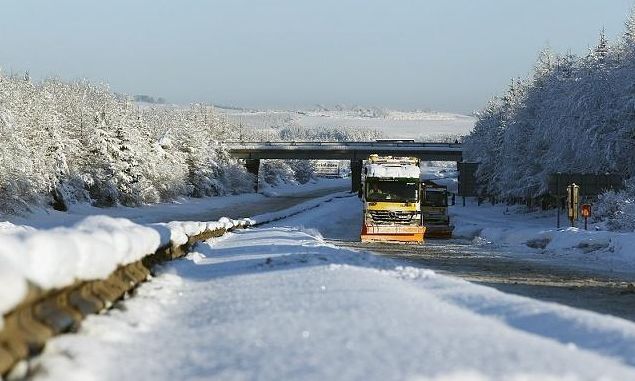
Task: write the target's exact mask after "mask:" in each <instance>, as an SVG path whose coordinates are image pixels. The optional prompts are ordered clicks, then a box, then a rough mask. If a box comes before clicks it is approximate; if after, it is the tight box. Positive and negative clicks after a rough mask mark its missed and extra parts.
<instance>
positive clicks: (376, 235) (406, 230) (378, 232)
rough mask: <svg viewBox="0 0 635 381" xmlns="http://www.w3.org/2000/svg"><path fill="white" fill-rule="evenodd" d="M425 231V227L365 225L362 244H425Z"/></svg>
mask: <svg viewBox="0 0 635 381" xmlns="http://www.w3.org/2000/svg"><path fill="white" fill-rule="evenodd" d="M425 231H426V228H425V227H424V226H381V225H364V226H363V227H362V233H361V240H362V242H403V243H423V236H424V234H425Z"/></svg>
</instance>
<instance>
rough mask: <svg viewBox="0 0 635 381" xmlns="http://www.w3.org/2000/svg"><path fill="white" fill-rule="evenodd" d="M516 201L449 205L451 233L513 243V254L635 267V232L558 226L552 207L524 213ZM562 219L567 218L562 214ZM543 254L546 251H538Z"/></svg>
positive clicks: (606, 267)
mask: <svg viewBox="0 0 635 381" xmlns="http://www.w3.org/2000/svg"><path fill="white" fill-rule="evenodd" d="M516 209H517V208H514V207H506V206H501V205H496V206H491V205H489V204H483V205H481V206H476V205H474V204H473V203H472V202H471V200H470V202H468V205H467V207H462V206H460V205H458V204H457V205H456V206H453V207H450V217H451V220H452V223H453V224H454V225H455V230H454V233H453V235H454V237H455V238H461V239H468V240H474V241H475V242H478V243H481V244H493V245H505V246H509V247H513V248H514V250H513V252H514V254H513V255H515V256H525V257H528V258H529V257H530V258H532V259H541V260H543V259H544V260H548V261H550V262H552V263H555V264H567V265H575V266H578V267H585V268H594V269H599V270H603V271H606V270H610V271H619V272H629V273H633V272H635V255H634V252H635V233H620V232H613V231H606V230H596V229H595V228H596V226H597V227H598V229H600V228H601V226H600V225H595V224H589V230H584V229H582V228H575V227H563V228H560V229H558V228H556V226H555V225H556V211H554V210H550V211H544V212H542V211H540V212H534V213H525V212H521V211H520V210H516ZM561 218H562V219H561V223H562V224H568V221H567V220H566V219H565V216H561ZM539 254H545V255H539Z"/></svg>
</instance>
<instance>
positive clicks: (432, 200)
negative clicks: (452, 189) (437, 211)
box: [422, 191, 448, 207]
mask: <svg viewBox="0 0 635 381" xmlns="http://www.w3.org/2000/svg"><path fill="white" fill-rule="evenodd" d="M422 205H424V206H437V207H440V206H448V200H447V195H446V193H445V192H443V191H440V192H439V191H437V192H435V191H426V195H425V197H424V199H423V202H422Z"/></svg>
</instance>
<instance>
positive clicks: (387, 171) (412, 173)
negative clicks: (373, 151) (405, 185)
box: [365, 164, 421, 179]
mask: <svg viewBox="0 0 635 381" xmlns="http://www.w3.org/2000/svg"><path fill="white" fill-rule="evenodd" d="M365 168H366V170H367V172H366V176H368V177H393V178H407V179H418V178H419V175H420V173H421V170H420V169H419V167H418V166H416V165H401V166H392V167H389V166H385V165H379V164H369V165H367V166H366V167H365Z"/></svg>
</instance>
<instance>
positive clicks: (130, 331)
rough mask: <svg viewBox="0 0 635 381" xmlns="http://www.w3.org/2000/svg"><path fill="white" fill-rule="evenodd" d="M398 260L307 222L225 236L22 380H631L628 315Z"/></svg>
mask: <svg viewBox="0 0 635 381" xmlns="http://www.w3.org/2000/svg"><path fill="white" fill-rule="evenodd" d="M319 210H320V208H318V209H315V210H313V211H311V212H308V213H306V214H305V217H307V218H310V217H311V216H313V215H315V213H322V211H319ZM325 210H326V209H325ZM318 211H319V212H318ZM398 265H399V263H398V262H395V261H392V260H389V259H384V258H379V257H376V256H373V255H370V254H367V253H356V252H353V251H350V250H346V249H342V248H338V247H335V246H332V245H329V244H327V243H325V242H324V241H323V239H322V238H321V236H320V235H319V234H318V233H316V232H312V231H302V230H298V229H295V228H285V227H270V228H260V229H253V230H247V231H242V232H238V233H233V234H230V235H228V236H226V237H224V238H222V239H219V240H216V241H208V242H207V243H204V244H199V245H197V246H196V247H195V250H194V252H193V253H192V254H191V255H190V256H189V257H188V258H187V259H185V260H180V261H176V262H173V263H171V264H169V265H167V266H165V267H164V268H163V270H162V271H161V272H160V275H158V276H157V277H156V278H155V279H153V281H152V282H150V283H147V284H145V285H143V286H142V287H141V288H140V289H139V291H138V296H136V297H135V298H132V299H130V300H127V301H125V302H124V303H122V304H121V305H120V307H119V308H118V309H114V310H112V311H110V312H108V313H107V314H105V315H100V316H90V317H88V319H87V320H86V322H85V323H84V325H83V327H82V329H81V330H80V332H79V333H78V334H71V335H64V336H61V337H58V338H55V339H53V340H52V341H51V342H50V343H49V345H48V346H47V349H46V352H45V354H44V355H42V356H41V357H40V358H38V359H37V360H36V361H37V364H35V367H34V369H36V373H35V375H34V379H36V380H62V379H63V380H117V381H120V380H132V379H135V380H153V381H154V380H208V379H214V380H429V379H431V380H478V381H481V380H519V381H520V380H549V379H553V380H631V379H635V368H634V366H635V324H632V323H630V322H628V321H625V320H621V319H618V318H613V317H609V316H604V315H599V314H595V313H591V312H585V311H581V310H576V309H572V308H569V307H564V306H561V305H558V304H552V303H544V302H539V301H535V300H532V299H529V298H524V297H518V296H511V295H507V294H504V293H501V292H499V291H496V290H494V289H491V288H488V287H483V286H478V285H474V284H471V283H468V282H465V281H462V280H456V279H453V278H448V277H445V276H442V275H438V274H435V273H433V272H432V271H429V270H421V269H415V268H404V267H401V266H398ZM549 377H551V378H549Z"/></svg>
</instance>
